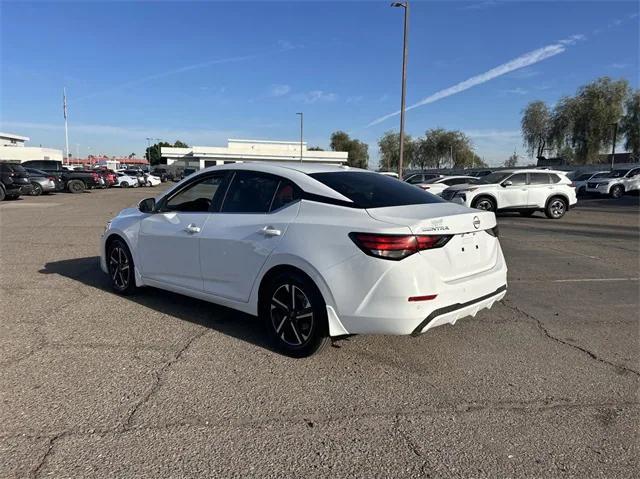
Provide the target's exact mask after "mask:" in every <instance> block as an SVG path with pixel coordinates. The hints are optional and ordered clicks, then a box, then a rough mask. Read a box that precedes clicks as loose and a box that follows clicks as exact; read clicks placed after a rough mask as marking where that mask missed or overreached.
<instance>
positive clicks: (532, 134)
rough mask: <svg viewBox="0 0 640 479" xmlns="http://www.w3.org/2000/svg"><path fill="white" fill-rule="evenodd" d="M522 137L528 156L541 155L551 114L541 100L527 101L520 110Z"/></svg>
mask: <svg viewBox="0 0 640 479" xmlns="http://www.w3.org/2000/svg"><path fill="white" fill-rule="evenodd" d="M520 127H521V129H522V138H523V139H524V145H525V146H526V148H527V152H528V153H529V156H534V155H535V156H536V158H537V157H539V156H542V155H543V153H544V150H545V147H546V146H547V142H548V139H549V131H550V129H551V114H550V112H549V108H548V107H547V105H546V104H545V102H543V101H533V102H531V103H529V104H528V105H527V106H526V108H525V109H524V110H523V112H522V121H521V122H520Z"/></svg>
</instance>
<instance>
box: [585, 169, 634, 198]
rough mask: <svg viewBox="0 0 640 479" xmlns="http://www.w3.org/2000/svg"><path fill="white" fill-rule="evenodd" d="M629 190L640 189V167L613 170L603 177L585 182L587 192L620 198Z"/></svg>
mask: <svg viewBox="0 0 640 479" xmlns="http://www.w3.org/2000/svg"><path fill="white" fill-rule="evenodd" d="M629 191H640V168H630V169H629V168H627V169H623V170H613V171H612V172H611V173H609V175H607V176H606V177H605V178H598V179H597V180H593V181H589V182H587V193H600V194H602V195H609V196H611V198H620V197H621V196H622V195H624V194H625V193H628V192H629Z"/></svg>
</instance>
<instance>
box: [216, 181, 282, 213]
mask: <svg viewBox="0 0 640 479" xmlns="http://www.w3.org/2000/svg"><path fill="white" fill-rule="evenodd" d="M278 183H279V179H278V178H277V177H275V176H270V175H262V174H260V173H254V172H248V171H240V172H237V173H236V174H235V175H234V177H233V180H232V181H231V185H230V186H229V191H227V195H226V197H225V200H224V204H223V205H222V212H223V213H267V212H268V211H269V207H270V206H271V202H272V201H273V199H274V197H273V196H274V193H275V192H276V188H277V187H278Z"/></svg>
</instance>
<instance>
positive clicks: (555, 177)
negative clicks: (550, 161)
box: [549, 173, 562, 183]
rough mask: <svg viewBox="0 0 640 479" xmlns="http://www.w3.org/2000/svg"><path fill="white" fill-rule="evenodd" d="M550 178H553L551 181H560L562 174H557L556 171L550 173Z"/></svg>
mask: <svg viewBox="0 0 640 479" xmlns="http://www.w3.org/2000/svg"><path fill="white" fill-rule="evenodd" d="M549 179H550V180H551V183H560V180H561V179H562V178H560V176H559V175H556V174H555V173H549Z"/></svg>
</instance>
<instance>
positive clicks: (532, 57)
mask: <svg viewBox="0 0 640 479" xmlns="http://www.w3.org/2000/svg"><path fill="white" fill-rule="evenodd" d="M584 38H585V37H584V35H572V36H570V37H568V38H566V39H564V40H560V41H558V42H556V43H554V44H552V45H547V46H546V47H542V48H538V49H537V50H533V51H530V52H528V53H525V54H524V55H520V56H519V57H517V58H514V59H513V60H511V61H508V62H507V63H503V64H502V65H499V66H497V67H495V68H492V69H491V70H489V71H486V72H484V73H481V74H480V75H476V76H473V77H471V78H469V79H468V80H465V81H462V82H460V83H457V84H455V85H453V86H450V87H449V88H445V89H444V90H440V91H438V92H436V93H434V94H433V95H430V96H428V97H426V98H423V99H422V100H420V101H419V102H418V103H414V104H413V105H411V106H409V107H407V110H413V109H414V108H418V107H419V106H422V105H428V104H429V103H433V102H436V101H438V100H442V99H443V98H446V97H448V96H451V95H455V94H456V93H460V92H462V91H465V90H468V89H469V88H472V87H474V86H476V85H481V84H482V83H486V82H488V81H490V80H493V79H494V78H497V77H499V76H502V75H505V74H507V73H510V72H512V71H514V70H519V69H520V68H524V67H528V66H530V65H533V64H535V63H538V62H541V61H543V60H546V59H547V58H551V57H554V56H556V55H559V54H560V53H562V52H564V51H565V50H566V49H567V46H568V45H573V44H574V43H576V42H577V41H579V40H583V39H584ZM399 114H400V110H398V111H396V112H393V113H389V114H388V115H385V116H381V117H380V118H377V119H375V120H373V121H372V122H371V123H369V124H368V125H367V128H368V127H370V126H373V125H377V124H378V123H382V122H383V121H385V120H388V119H389V118H392V117H394V116H397V115H399Z"/></svg>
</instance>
